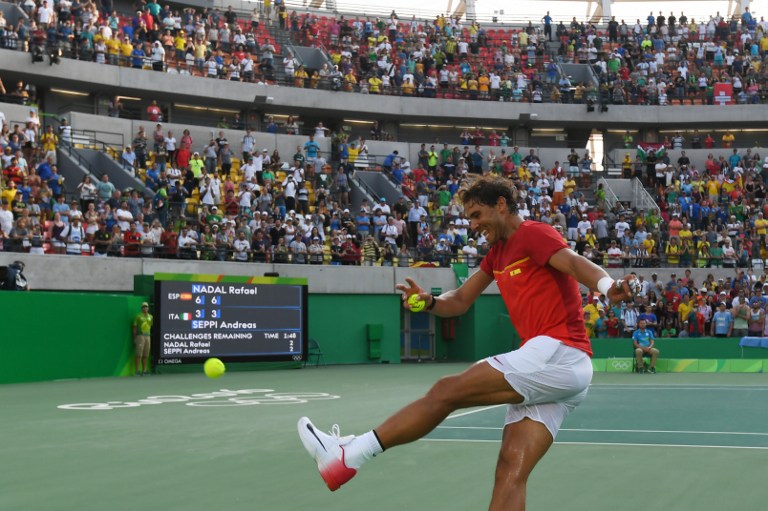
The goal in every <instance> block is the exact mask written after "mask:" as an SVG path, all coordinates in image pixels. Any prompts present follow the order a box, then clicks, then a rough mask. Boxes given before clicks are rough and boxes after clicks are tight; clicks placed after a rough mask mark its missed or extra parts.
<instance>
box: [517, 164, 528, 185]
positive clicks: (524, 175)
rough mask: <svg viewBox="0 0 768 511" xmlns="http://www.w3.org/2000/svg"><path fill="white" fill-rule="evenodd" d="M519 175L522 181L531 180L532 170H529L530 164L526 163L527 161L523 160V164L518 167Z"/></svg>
mask: <svg viewBox="0 0 768 511" xmlns="http://www.w3.org/2000/svg"><path fill="white" fill-rule="evenodd" d="M517 175H518V176H520V181H522V182H523V183H528V182H530V181H531V171H530V170H528V166H527V165H526V164H525V162H522V163H521V165H520V166H519V167H518V168H517Z"/></svg>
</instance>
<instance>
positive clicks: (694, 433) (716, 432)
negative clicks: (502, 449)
mask: <svg viewBox="0 0 768 511" xmlns="http://www.w3.org/2000/svg"><path fill="white" fill-rule="evenodd" d="M437 429H479V430H490V431H502V430H503V429H504V428H498V427H490V426H438V427H437ZM560 431H571V432H577V433H581V432H585V433H654V434H682V435H743V436H768V433H749V432H745V431H675V430H661V429H647V430H646V429H578V428H561V429H560Z"/></svg>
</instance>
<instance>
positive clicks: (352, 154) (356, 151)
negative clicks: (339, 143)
mask: <svg viewBox="0 0 768 511" xmlns="http://www.w3.org/2000/svg"><path fill="white" fill-rule="evenodd" d="M347 150H348V151H349V164H350V165H352V166H353V167H354V166H355V162H356V161H357V157H358V156H360V146H359V145H357V143H356V142H352V143H351V144H349V148H348V149H347Z"/></svg>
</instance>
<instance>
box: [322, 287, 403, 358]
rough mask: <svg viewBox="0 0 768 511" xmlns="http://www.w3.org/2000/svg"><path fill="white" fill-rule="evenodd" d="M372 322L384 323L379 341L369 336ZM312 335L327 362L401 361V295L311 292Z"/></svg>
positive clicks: (376, 323) (375, 323)
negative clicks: (322, 293)
mask: <svg viewBox="0 0 768 511" xmlns="http://www.w3.org/2000/svg"><path fill="white" fill-rule="evenodd" d="M368 325H382V328H381V339H380V340H379V341H378V342H377V340H376V339H372V340H369V326H368ZM309 337H310V338H313V339H315V340H316V341H317V342H318V344H319V345H320V349H321V350H322V351H323V363H324V364H360V363H369V362H387V363H392V364H399V363H400V296H399V295H394V294H391V295H347V294H337V295H321V294H310V295H309ZM377 348H378V349H377ZM379 352H380V355H381V356H380V357H376V358H371V355H374V356H375V355H377V354H378V353H379Z"/></svg>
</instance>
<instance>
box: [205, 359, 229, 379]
mask: <svg viewBox="0 0 768 511" xmlns="http://www.w3.org/2000/svg"><path fill="white" fill-rule="evenodd" d="M226 370H227V367H226V366H225V365H224V362H222V361H221V360H219V359H218V358H209V359H208V360H206V361H205V364H203V371H205V375H206V376H207V377H208V378H218V377H220V376H222V375H223V374H224V373H225V372H226Z"/></svg>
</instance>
